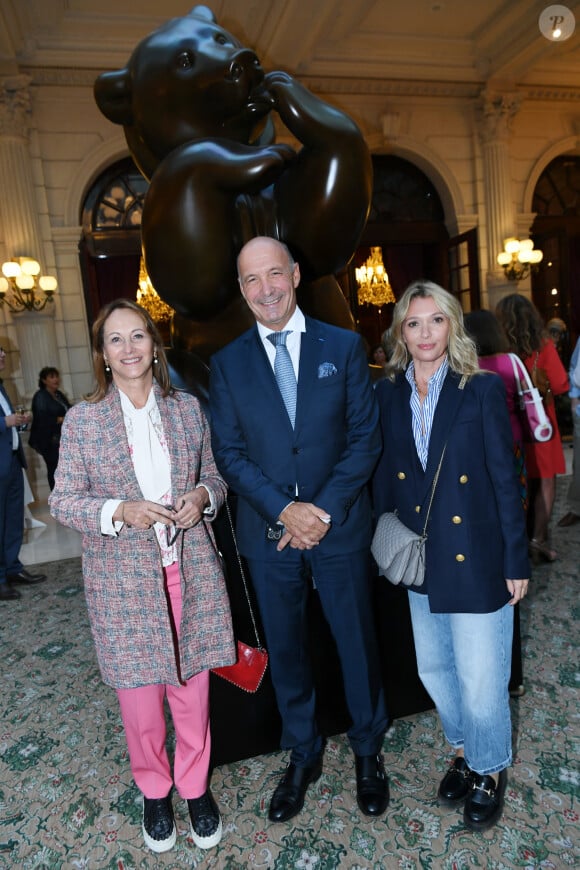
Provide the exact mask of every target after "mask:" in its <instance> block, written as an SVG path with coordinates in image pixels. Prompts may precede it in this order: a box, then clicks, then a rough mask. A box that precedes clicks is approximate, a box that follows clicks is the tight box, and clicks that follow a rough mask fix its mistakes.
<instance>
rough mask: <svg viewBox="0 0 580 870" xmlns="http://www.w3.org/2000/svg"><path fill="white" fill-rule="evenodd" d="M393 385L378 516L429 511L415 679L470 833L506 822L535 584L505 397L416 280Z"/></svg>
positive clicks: (447, 297) (451, 309)
mask: <svg viewBox="0 0 580 870" xmlns="http://www.w3.org/2000/svg"><path fill="white" fill-rule="evenodd" d="M391 340H392V349H393V352H392V356H391V359H390V364H389V377H388V378H387V379H386V380H384V381H382V382H380V383H379V384H377V387H376V391H375V392H376V395H377V399H378V402H379V407H380V413H381V427H382V433H383V453H382V456H381V459H380V460H379V464H378V467H377V470H376V472H375V475H374V482H373V492H374V502H375V510H376V513H377V515H379V514H381V513H383V512H384V511H395V510H396V511H397V512H398V515H399V518H400V519H401V520H402V522H403V523H405V525H407V526H409V528H411V529H413V530H414V531H416V532H422V531H423V526H424V522H425V515H426V512H427V507H428V502H429V494H430V491H431V486H432V483H433V479H434V476H435V472H436V469H437V467H438V465H439V462H440V460H441V457H442V456H443V461H442V464H441V472H440V475H439V480H438V483H437V488H436V492H435V497H434V500H433V505H432V508H431V513H430V519H429V525H428V528H427V533H428V539H427V543H426V571H425V582H424V585H423V586H421V587H420V588H417V589H414V588H412V589H410V591H409V593H408V594H409V606H410V611H411V620H412V624H413V635H414V640H415V647H416V652H417V663H418V670H419V675H420V677H421V680H422V682H423V684H424V685H425V688H426V689H427V691H428V692H429V694H430V695H431V697H432V699H433V701H434V702H435V705H436V707H437V712H438V713H439V716H440V719H441V724H442V727H443V731H444V734H445V737H446V739H447V742H448V743H449V744H450V746H451V747H452V748H453V750H454V753H455V757H454V759H453V760H452V763H451V766H450V768H449V770H448V771H447V773H446V774H445V775H444V777H443V779H442V780H441V782H440V785H439V790H438V798H439V801H440V803H441V804H443V805H444V806H450V807H455V806H463V807H464V809H463V817H464V822H465V825H466V826H467V827H469V828H470V829H473V830H478V831H484V830H487V829H488V828H490V827H491V826H492V825H494V824H495V823H496V822H497V820H498V819H499V817H500V815H501V812H502V806H503V798H504V793H505V788H506V779H507V777H506V770H507V768H508V767H509V765H510V764H511V760H512V749H511V746H512V740H511V722H510V709H509V693H508V683H509V678H510V665H511V650H512V634H513V606H514V605H515V604H516V603H517V602H518V601H520V600H521V598H522V597H523V596H524V595H525V594H526V590H527V587H528V579H527V578H528V577H529V564H528V556H527V541H526V532H525V522H524V512H523V511H522V506H521V500H520V493H519V487H518V481H517V478H516V474H515V471H514V464H513V452H512V433H511V426H510V421H509V416H508V411H507V405H506V398H505V388H504V386H503V383H502V381H501V380H500V378H498V377H497V376H496V375H493V374H485V373H482V372H481V371H480V369H479V366H478V361H477V353H476V349H475V345H474V343H473V341H472V340H471V339H470V338H469V336H468V335H467V334H466V332H465V329H464V326H463V314H462V311H461V307H460V305H459V303H458V301H457V300H456V299H455V297H454V296H452V295H451V294H450V293H448V292H447V291H446V290H444V289H443V288H442V287H439V286H438V285H437V284H433V283H432V282H429V281H418V282H416V283H414V284H411V286H410V287H408V288H407V290H406V291H405V293H404V294H403V296H402V297H401V299H400V300H399V302H398V303H397V304H396V306H395V310H394V314H393V323H392V327H391Z"/></svg>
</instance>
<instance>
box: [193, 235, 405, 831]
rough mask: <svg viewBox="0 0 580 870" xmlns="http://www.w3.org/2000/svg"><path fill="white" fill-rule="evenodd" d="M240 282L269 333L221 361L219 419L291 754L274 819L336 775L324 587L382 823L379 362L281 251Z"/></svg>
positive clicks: (264, 242) (239, 342) (217, 430)
mask: <svg viewBox="0 0 580 870" xmlns="http://www.w3.org/2000/svg"><path fill="white" fill-rule="evenodd" d="M238 275H239V283H240V289H241V292H242V295H243V297H244V299H245V300H246V302H247V304H248V306H249V307H250V309H251V311H252V314H253V315H254V317H255V319H256V325H255V326H254V327H252V328H251V329H249V330H248V331H247V332H245V333H243V335H241V336H240V337H239V338H237V339H235V340H234V341H232V342H231V343H230V344H229V345H227V346H226V347H225V348H223V349H222V350H220V351H218V353H216V354H214V356H213V357H212V360H211V378H210V412H211V421H212V444H213V448H214V454H215V458H216V462H217V465H218V468H219V469H220V470H221V472H222V474H223V476H224V478H225V479H226V481H227V482H228V484H229V485H230V486H231V488H232V490H233V491H234V492H235V493H236V494H237V495H238V511H237V527H238V541H239V547H240V551H241V553H242V555H243V556H244V557H245V558H246V559H247V562H248V566H249V569H250V574H251V577H252V581H253V584H254V589H255V591H256V596H257V599H258V605H259V609H260V613H261V616H262V622H263V624H264V631H265V634H266V645H267V647H268V653H269V656H270V659H269V661H270V665H271V673H272V681H273V685H274V690H275V693H276V700H277V703H278V708H279V710H280V714H281V718H282V746H283V747H284V748H287V749H290V750H291V755H290V764H289V765H288V767H287V769H286V771H285V773H284V775H283V776H282V779H281V781H280V783H279V785H278V786H277V788H276V790H275V791H274V794H273V796H272V799H271V802H270V809H269V818H270V820H271V821H273V822H286V821H288V820H289V819H291V818H293V817H294V816H295V815H296V814H297V813H299V812H300V810H301V809H302V807H303V805H304V797H305V794H306V790H307V788H308V786H309V785H310V783H313V782H315V781H317V780H318V779H319V777H320V775H321V772H322V754H323V747H324V739H323V736H322V735H321V734H320V732H319V729H318V726H317V722H316V697H315V687H314V678H313V673H312V667H311V664H310V656H309V651H308V637H307V620H306V608H307V598H308V590H309V586H310V585H311V584H312V583H313V582H314V583H315V584H316V589H317V591H318V594H319V597H320V602H321V605H322V610H323V612H324V615H325V617H326V619H327V620H328V623H329V625H330V629H331V631H332V634H333V636H334V639H335V641H336V646H337V650H338V655H339V658H340V662H341V667H342V674H343V681H344V688H345V694H346V699H347V705H348V709H349V712H350V716H351V720H352V722H351V726H350V728H349V730H348V737H349V740H350V744H351V747H352V749H353V752H354V755H355V770H356V782H357V802H358V805H359V809H360V810H361V812H362V813H364V814H365V815H368V816H379V815H381V814H382V813H383V812H384V811H385V810H386V808H387V804H388V801H389V791H388V780H387V776H386V774H385V771H384V767H383V761H382V757H381V755H380V754H379V753H380V751H381V748H382V743H383V738H384V735H385V732H386V729H387V726H388V716H387V710H386V705H385V698H384V692H383V687H382V681H381V675H380V671H379V657H378V649H377V644H376V638H375V627H374V617H373V612H372V606H371V574H370V539H371V510H370V500H369V494H368V491H367V483H368V480H369V478H370V475H371V472H372V470H373V466H374V464H375V462H376V459H377V456H378V454H379V450H380V433H379V429H378V418H377V409H376V403H375V400H374V397H373V391H372V387H371V383H370V378H369V366H368V364H367V359H366V354H365V352H364V349H363V344H362V340H361V338H360V336H358V335H356V334H355V333H354V332H350V331H349V330H345V329H339V328H337V327H335V326H331V325H329V324H326V323H321V322H320V321H318V320H313V319H311V318H309V317H305V316H304V314H303V313H302V311H301V310H300V309H299V308H298V307H297V304H296V288H297V287H298V284H299V282H300V269H299V266H298V264H297V263H295V262H294V260H293V258H292V256H291V254H290V252H289V250H288V248H287V247H286V246H285V245H283V244H282V243H281V242H279V241H277V240H276V239H272V238H264V237H258V238H254V239H252V240H251V241H250V242H248V243H247V244H246V245H245V246H244V247H243V248H242V250H241V252H240V254H239V257H238ZM286 342H287V343H286ZM284 361H285V362H284Z"/></svg>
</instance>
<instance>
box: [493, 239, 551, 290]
mask: <svg viewBox="0 0 580 870" xmlns="http://www.w3.org/2000/svg"><path fill="white" fill-rule="evenodd" d="M503 247H504V249H503V251H502V252H501V253H500V254H498V255H497V262H498V263H499V265H500V266H502V267H503V270H504V272H505V276H506V278H507V279H508V281H523V280H524V278H527V277H528V275H529V274H530V272H535V271H536V270H537V268H538V265H539V264H540V263H541V262H542V259H543V257H544V255H543V253H542V251H537V250H534V243H533V242H532V240H531V239H522V240H521V241H520V239H514V238H510V239H506V240H505V241H504V243H503Z"/></svg>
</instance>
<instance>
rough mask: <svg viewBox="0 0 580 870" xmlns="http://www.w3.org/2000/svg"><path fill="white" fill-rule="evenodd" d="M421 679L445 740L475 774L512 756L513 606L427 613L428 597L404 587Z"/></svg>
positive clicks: (499, 766)
mask: <svg viewBox="0 0 580 870" xmlns="http://www.w3.org/2000/svg"><path fill="white" fill-rule="evenodd" d="M409 604H410V607H411V620H412V623H413V637H414V639H415V649H416V652H417V665H418V669H419V676H420V678H421V682H422V683H423V685H424V686H425V688H426V690H427V691H428V692H429V694H430V695H431V698H432V699H433V701H434V703H435V706H436V707H437V712H438V713H439V716H440V718H441V725H442V726H443V731H444V733H445V737H446V738H447V741H448V742H449V743H450V744H451V746H453V748H454V749H460V748H462V747H463V750H464V752H465V761H466V762H467V764H468V765H469V767H470V768H471V769H472V770H475V771H476V772H477V773H479V774H482V775H483V774H491V773H497V771H499V770H503V769H504V767H508V766H509V765H510V764H511V761H512V734H511V717H510V707H509V692H508V683H509V679H510V668H511V652H512V635H513V619H514V611H513V607H511V606H510V605H509V604H506V605H504V607H501V608H500V609H499V610H496V611H495V612H494V613H431V610H430V608H429V598H428V596H427V595H422V594H420V593H417V592H409Z"/></svg>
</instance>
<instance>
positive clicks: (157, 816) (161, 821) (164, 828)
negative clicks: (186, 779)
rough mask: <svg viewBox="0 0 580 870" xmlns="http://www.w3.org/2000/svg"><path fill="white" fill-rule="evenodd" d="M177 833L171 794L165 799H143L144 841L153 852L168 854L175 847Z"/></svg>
mask: <svg viewBox="0 0 580 870" xmlns="http://www.w3.org/2000/svg"><path fill="white" fill-rule="evenodd" d="M176 837H177V831H176V829H175V820H174V818H173V807H172V806H171V792H169V794H168V795H167V797H164V798H146V797H144V798H143V839H144V840H145V845H146V846H148V847H149V848H150V849H151V851H153V852H167V851H168V850H169V849H172V848H173V847H174V846H175V840H176Z"/></svg>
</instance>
